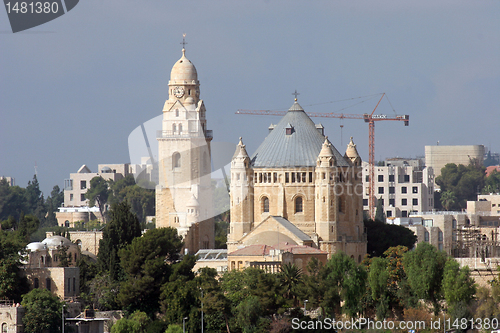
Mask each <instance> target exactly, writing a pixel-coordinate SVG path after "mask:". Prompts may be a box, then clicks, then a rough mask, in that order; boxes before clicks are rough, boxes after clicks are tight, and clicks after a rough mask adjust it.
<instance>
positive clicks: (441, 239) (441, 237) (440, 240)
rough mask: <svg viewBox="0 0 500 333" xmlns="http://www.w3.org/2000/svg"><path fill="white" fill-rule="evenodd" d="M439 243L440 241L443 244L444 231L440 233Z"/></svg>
mask: <svg viewBox="0 0 500 333" xmlns="http://www.w3.org/2000/svg"><path fill="white" fill-rule="evenodd" d="M438 241H439V242H442V241H443V232H442V231H439V232H438Z"/></svg>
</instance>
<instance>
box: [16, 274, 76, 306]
mask: <svg viewBox="0 0 500 333" xmlns="http://www.w3.org/2000/svg"><path fill="white" fill-rule="evenodd" d="M23 271H24V274H25V276H26V278H27V279H28V283H29V285H30V289H34V288H45V289H48V290H49V291H50V292H51V293H53V294H54V295H56V296H58V297H59V298H61V299H69V298H75V297H77V296H78V295H79V293H80V291H79V290H80V268H78V267H45V268H23Z"/></svg>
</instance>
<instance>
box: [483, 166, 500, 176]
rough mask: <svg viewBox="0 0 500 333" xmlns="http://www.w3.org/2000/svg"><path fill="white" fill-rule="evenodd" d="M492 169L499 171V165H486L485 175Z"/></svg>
mask: <svg viewBox="0 0 500 333" xmlns="http://www.w3.org/2000/svg"><path fill="white" fill-rule="evenodd" d="M493 170H496V171H498V172H500V165H491V166H489V167H486V177H489V176H490V174H491V173H492V172H493Z"/></svg>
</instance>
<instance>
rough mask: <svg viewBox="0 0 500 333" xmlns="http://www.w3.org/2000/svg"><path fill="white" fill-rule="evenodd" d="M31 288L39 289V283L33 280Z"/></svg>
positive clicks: (36, 279)
mask: <svg viewBox="0 0 500 333" xmlns="http://www.w3.org/2000/svg"><path fill="white" fill-rule="evenodd" d="M33 286H34V288H35V289H37V288H39V287H40V282H39V281H38V278H35V280H34V281H33Z"/></svg>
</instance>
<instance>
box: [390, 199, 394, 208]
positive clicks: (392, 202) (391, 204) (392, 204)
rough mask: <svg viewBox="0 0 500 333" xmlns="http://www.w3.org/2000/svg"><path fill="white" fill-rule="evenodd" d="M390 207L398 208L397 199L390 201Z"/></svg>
mask: <svg viewBox="0 0 500 333" xmlns="http://www.w3.org/2000/svg"><path fill="white" fill-rule="evenodd" d="M389 206H392V207H394V206H396V199H389Z"/></svg>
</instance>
